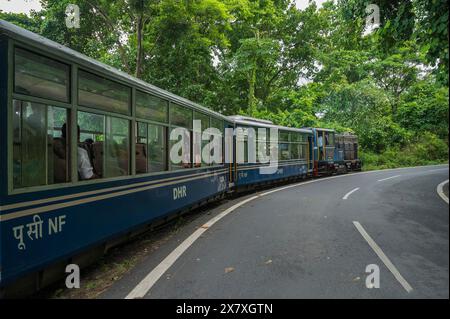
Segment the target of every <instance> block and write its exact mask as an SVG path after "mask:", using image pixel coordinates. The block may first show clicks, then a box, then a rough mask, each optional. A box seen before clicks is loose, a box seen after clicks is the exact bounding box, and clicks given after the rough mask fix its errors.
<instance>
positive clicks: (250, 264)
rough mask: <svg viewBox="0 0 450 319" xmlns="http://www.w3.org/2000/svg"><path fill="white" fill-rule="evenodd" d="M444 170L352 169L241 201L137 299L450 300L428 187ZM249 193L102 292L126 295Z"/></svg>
mask: <svg viewBox="0 0 450 319" xmlns="http://www.w3.org/2000/svg"><path fill="white" fill-rule="evenodd" d="M448 175H449V171H448V166H433V167H422V168H408V169H398V170H388V171H377V172H370V173H361V174H352V175H345V176H342V177H337V178H331V179H321V180H315V181H314V182H311V183H305V184H303V185H300V184H299V185H298V186H295V187H290V188H286V189H282V190H280V191H278V192H273V193H271V194H268V195H265V196H262V197H259V198H257V199H254V200H252V201H249V202H248V203H246V204H244V205H243V206H241V207H239V208H237V209H236V210H234V211H233V212H232V213H230V214H229V215H227V216H225V217H224V218H223V219H221V220H220V221H218V222H217V223H216V224H214V225H213V226H212V227H211V228H209V229H208V230H207V231H205V232H204V233H203V235H202V236H201V237H200V238H198V240H196V241H195V242H194V243H193V244H192V245H191V246H190V247H189V248H188V249H187V250H186V251H185V252H184V253H183V254H181V256H179V258H178V259H177V260H176V261H175V262H174V263H173V264H172V265H171V266H170V267H169V268H168V270H167V271H166V272H164V273H163V275H162V276H161V277H160V278H159V280H157V281H156V283H155V284H154V285H153V286H152V287H151V289H150V290H149V291H148V292H147V293H146V294H145V298H448V297H449V211H448V204H447V203H445V202H444V201H443V200H442V198H441V197H439V196H438V194H437V192H436V186H437V185H438V184H439V183H441V182H442V181H444V180H446V179H448ZM356 188H359V189H357V190H355V189H356ZM352 190H354V191H353V192H352V193H350V192H351V191H352ZM261 193H264V192H261ZM261 193H260V194H261ZM346 195H347V199H343V198H344V197H346ZM252 196H254V194H253V195H249V196H247V197H241V198H238V199H236V200H233V201H230V202H229V203H227V204H225V205H223V206H221V207H218V208H217V209H214V210H213V211H211V213H210V214H209V215H204V216H202V217H201V218H199V219H197V220H196V221H195V222H193V223H191V224H189V225H186V226H185V227H184V228H183V229H182V230H181V231H180V232H179V234H177V236H175V237H174V239H173V240H172V241H170V242H168V243H167V244H166V245H164V247H161V249H159V250H158V251H157V252H156V253H155V254H152V255H151V256H149V257H148V258H147V259H146V260H144V261H143V262H142V263H141V264H139V265H138V266H137V267H135V268H134V269H133V270H131V271H130V272H129V273H128V274H127V275H125V276H124V277H123V278H122V279H121V280H119V281H118V282H117V283H116V284H115V285H113V286H112V287H111V288H110V289H109V290H108V291H106V292H105V293H104V294H103V295H102V297H103V298H124V297H125V296H127V295H128V294H129V293H130V292H131V291H132V290H133V289H134V288H135V286H136V285H138V284H139V283H140V282H141V281H142V280H143V279H144V278H145V277H146V276H147V275H148V273H150V272H151V271H152V270H153V269H154V268H155V267H156V266H157V265H158V264H160V263H161V261H162V260H163V259H164V258H165V257H166V256H167V255H169V254H170V253H171V252H172V251H173V250H174V249H175V248H176V247H177V246H178V245H179V244H180V243H181V242H182V241H183V240H185V239H186V238H187V237H188V236H189V235H191V234H192V233H193V232H194V231H195V230H196V229H198V227H199V226H201V225H202V224H203V223H204V222H206V221H207V220H209V219H210V218H212V217H214V216H217V215H218V214H220V213H221V212H223V211H224V210H225V209H227V208H228V207H230V206H232V205H234V204H236V203H238V202H241V201H242V200H244V199H246V198H248V197H252ZM354 222H359V225H361V226H362V228H363V229H364V230H365V232H366V233H367V234H368V235H369V236H370V237H371V238H372V239H373V241H374V242H375V243H376V244H375V245H378V247H379V248H380V249H381V250H382V253H384V255H385V256H386V257H387V258H388V259H389V261H390V262H391V264H392V266H393V267H394V269H393V271H394V273H395V271H398V274H399V275H400V276H401V277H402V278H403V281H402V279H400V280H399V276H398V274H397V278H396V277H395V276H394V273H393V272H392V268H391V269H389V268H388V267H387V266H386V264H385V263H384V262H383V260H382V259H380V256H379V255H378V254H377V253H376V251H375V250H374V249H376V248H374V247H373V246H370V245H369V243H368V241H367V240H366V239H365V238H364V237H363V236H362V234H361V232H360V231H358V229H357V228H356V227H355V224H354ZM369 264H375V265H378V266H379V269H380V288H378V289H377V288H374V289H368V288H366V284H365V280H366V276H367V275H368V274H367V273H366V272H365V270H366V266H367V265H369ZM402 283H403V285H402ZM405 283H406V284H405ZM405 285H410V287H411V288H412V291H409V292H408V291H407V289H405Z"/></svg>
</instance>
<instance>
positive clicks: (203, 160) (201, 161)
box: [194, 112, 212, 167]
mask: <svg viewBox="0 0 450 319" xmlns="http://www.w3.org/2000/svg"><path fill="white" fill-rule="evenodd" d="M194 120H198V121H201V130H200V134H198V136H196V137H195V138H196V140H197V141H201V149H200V154H196V155H195V156H196V158H194V165H195V166H196V167H198V166H202V165H203V166H205V165H208V164H207V163H209V162H210V156H211V154H210V152H211V151H209V152H207V153H208V154H205V155H206V157H205V156H202V151H203V148H205V147H207V145H208V144H209V142H210V141H212V137H211V138H210V140H203V139H202V134H203V132H204V131H205V130H206V129H208V128H209V127H210V123H209V116H208V115H206V114H203V113H200V112H194Z"/></svg>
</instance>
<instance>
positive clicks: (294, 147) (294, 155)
mask: <svg viewBox="0 0 450 319" xmlns="http://www.w3.org/2000/svg"><path fill="white" fill-rule="evenodd" d="M300 147H301V144H299V143H291V144H290V150H291V159H293V160H294V159H299V158H300V157H299V155H300V151H299V149H300Z"/></svg>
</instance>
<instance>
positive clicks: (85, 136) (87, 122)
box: [77, 111, 130, 180]
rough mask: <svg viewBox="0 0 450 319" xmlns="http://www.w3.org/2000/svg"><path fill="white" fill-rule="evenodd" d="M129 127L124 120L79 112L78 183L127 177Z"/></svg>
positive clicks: (128, 167) (128, 170)
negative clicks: (105, 178)
mask: <svg viewBox="0 0 450 319" xmlns="http://www.w3.org/2000/svg"><path fill="white" fill-rule="evenodd" d="M129 126H130V123H129V120H127V119H122V118H118V117H113V116H104V115H99V114H94V113H88V112H81V111H80V112H78V127H79V135H78V148H77V158H78V163H77V165H78V177H79V179H80V180H88V179H97V178H103V177H118V176H126V175H130V143H129V140H130V127H129Z"/></svg>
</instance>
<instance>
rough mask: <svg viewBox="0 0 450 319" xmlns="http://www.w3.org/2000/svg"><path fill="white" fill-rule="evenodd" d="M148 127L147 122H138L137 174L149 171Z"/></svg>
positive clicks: (136, 146)
mask: <svg viewBox="0 0 450 319" xmlns="http://www.w3.org/2000/svg"><path fill="white" fill-rule="evenodd" d="M147 147H148V129H147V123H141V122H137V123H136V145H135V148H136V156H135V161H136V174H144V173H148V148H147Z"/></svg>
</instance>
